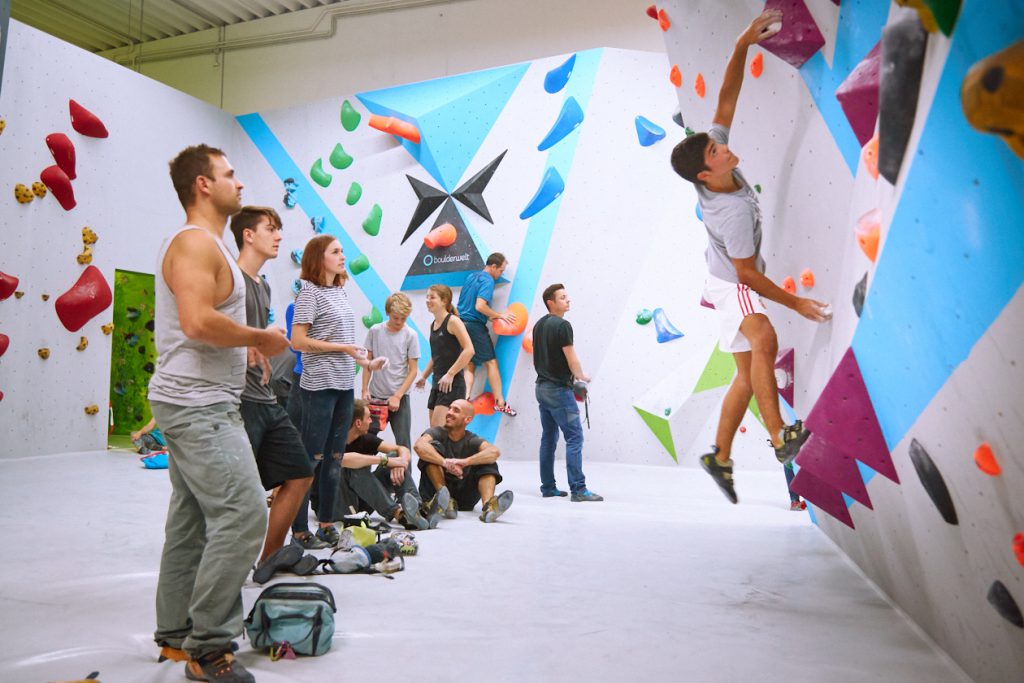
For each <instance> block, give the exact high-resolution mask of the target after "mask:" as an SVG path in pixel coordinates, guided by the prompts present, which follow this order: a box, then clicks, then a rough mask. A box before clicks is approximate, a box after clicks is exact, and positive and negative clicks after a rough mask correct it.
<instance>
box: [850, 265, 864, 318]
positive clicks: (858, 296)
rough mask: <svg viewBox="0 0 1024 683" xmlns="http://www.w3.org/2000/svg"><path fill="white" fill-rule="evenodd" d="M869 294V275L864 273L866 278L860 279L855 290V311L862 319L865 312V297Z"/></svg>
mask: <svg viewBox="0 0 1024 683" xmlns="http://www.w3.org/2000/svg"><path fill="white" fill-rule="evenodd" d="M867 293H868V274H867V273H864V277H862V278H861V279H860V282H858V283H857V286H856V287H854V288H853V310H854V311H856V312H857V317H858V318H859V317H860V314H861V311H863V310H864V297H865V296H867Z"/></svg>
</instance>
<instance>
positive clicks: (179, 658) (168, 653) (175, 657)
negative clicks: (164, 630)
mask: <svg viewBox="0 0 1024 683" xmlns="http://www.w3.org/2000/svg"><path fill="white" fill-rule="evenodd" d="M168 659H169V660H171V661H172V662H187V661H188V653H187V652H185V651H184V650H182V649H180V648H177V647H171V646H170V645H161V646H160V656H159V657H158V658H157V660H156V661H157V662H166V661H167V660H168Z"/></svg>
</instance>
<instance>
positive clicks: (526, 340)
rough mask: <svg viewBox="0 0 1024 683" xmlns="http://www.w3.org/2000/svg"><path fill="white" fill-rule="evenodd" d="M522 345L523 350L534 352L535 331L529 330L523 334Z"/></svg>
mask: <svg viewBox="0 0 1024 683" xmlns="http://www.w3.org/2000/svg"><path fill="white" fill-rule="evenodd" d="M522 347H523V351H526V352H527V353H533V332H527V333H526V334H524V335H523V342H522Z"/></svg>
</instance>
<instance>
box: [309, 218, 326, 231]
mask: <svg viewBox="0 0 1024 683" xmlns="http://www.w3.org/2000/svg"><path fill="white" fill-rule="evenodd" d="M309 224H310V225H312V226H313V232H315V233H316V234H318V235H319V234H320V233H322V232H323V231H324V217H323V216H313V217H312V218H310V219H309Z"/></svg>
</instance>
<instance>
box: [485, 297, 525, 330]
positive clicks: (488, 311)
mask: <svg viewBox="0 0 1024 683" xmlns="http://www.w3.org/2000/svg"><path fill="white" fill-rule="evenodd" d="M476 310H477V311H478V312H479V313H482V314H483V315H485V316H487V319H488V320H490V321H492V322H493V321H494V320H496V319H499V318H500V319H501V320H504V321H505V322H507V323H509V324H510V325H511V324H512V323H514V322H515V321H516V317H515V316H514V315H512V314H510V313H498V312H497V311H496V310H494V309H493V308H491V307H490V306H489V305H488V304H487V302H486V301H484V300H483V299H481V298H480V297H477V298H476Z"/></svg>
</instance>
